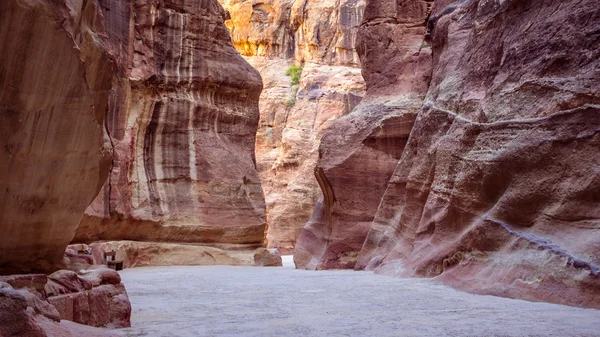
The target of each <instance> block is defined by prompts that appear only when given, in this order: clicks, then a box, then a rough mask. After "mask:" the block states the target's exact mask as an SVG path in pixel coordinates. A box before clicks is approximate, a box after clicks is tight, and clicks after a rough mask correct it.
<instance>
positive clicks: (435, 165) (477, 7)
mask: <svg viewBox="0 0 600 337" xmlns="http://www.w3.org/2000/svg"><path fill="white" fill-rule="evenodd" d="M389 6H390V4H389V3H387V2H386V1H381V0H371V1H369V3H368V5H367V10H366V12H365V21H364V22H363V25H362V26H361V32H360V34H361V35H360V36H359V39H360V38H361V37H362V41H371V42H372V43H375V42H374V40H376V39H375V38H370V39H369V36H370V35H369V29H370V28H373V27H377V26H378V25H384V24H389V22H406V20H404V19H397V20H381V19H379V18H377V19H374V20H369V14H368V13H371V12H370V10H371V9H381V10H384V9H385V8H389ZM402 6H403V7H404V9H405V10H403V11H402V12H401V13H407V12H409V11H410V10H408V9H409V8H412V9H414V8H417V7H418V6H424V3H423V2H420V1H407V2H403V4H402ZM420 8H424V7H420ZM399 13H400V11H399ZM425 14H426V13H424V12H421V13H420V14H419V15H421V16H423V15H425ZM415 23H416V22H415ZM599 23H600V4H599V3H598V2H597V1H592V0H585V1H579V2H572V3H570V4H568V5H567V4H566V3H564V2H563V1H542V0H539V1H538V0H536V1H528V2H523V1H516V0H509V1H502V2H499V1H470V2H460V3H459V2H456V3H454V2H452V1H435V2H434V4H433V8H432V13H431V16H429V18H428V21H427V28H428V31H427V33H426V34H425V36H424V37H425V38H426V42H428V43H430V44H431V45H432V57H431V67H432V72H431V81H430V83H428V89H427V95H426V97H425V99H424V102H423V104H422V108H421V109H420V112H419V115H418V117H417V118H416V120H415V122H414V126H413V128H412V130H411V131H410V138H409V140H408V143H407V144H406V146H405V147H404V150H403V151H402V153H401V158H400V161H399V163H398V165H397V166H396V167H395V169H394V172H393V175H392V176H391V178H390V179H389V182H388V183H387V184H383V185H375V184H373V185H372V186H373V188H372V189H371V190H370V193H371V195H373V194H377V193H379V194H380V195H382V197H380V200H377V201H375V199H377V197H375V196H373V197H372V199H373V205H374V207H370V208H362V207H361V205H364V204H365V200H371V199H370V198H368V196H369V194H366V191H364V192H362V193H360V194H356V195H354V196H349V195H348V193H349V192H347V190H342V189H340V181H354V180H350V179H348V178H347V177H348V176H350V175H349V174H348V175H346V176H344V178H345V179H344V180H341V179H340V178H338V177H341V175H335V174H332V172H335V170H341V168H343V167H345V166H343V164H344V162H343V161H340V160H338V159H337V158H339V154H338V153H337V152H333V151H330V150H329V148H330V147H333V148H335V147H336V146H335V145H336V144H340V143H341V141H340V142H338V143H333V142H332V143H331V145H328V143H329V142H325V139H328V138H327V135H329V134H332V136H331V139H336V138H338V139H353V138H355V137H357V135H358V134H359V133H358V132H356V131H355V129H349V128H348V129H345V130H342V129H335V128H334V127H332V128H331V129H330V130H329V131H328V133H327V135H326V138H324V141H323V142H322V145H321V150H320V151H321V153H322V157H321V158H320V160H319V166H318V168H317V169H318V174H319V175H320V176H321V177H322V178H321V180H322V181H323V182H324V183H323V184H322V186H323V190H324V191H325V199H324V200H323V202H321V203H319V204H317V206H316V208H315V216H314V219H313V221H311V222H310V223H309V224H307V226H306V227H305V229H304V231H303V232H302V234H301V238H300V240H299V243H298V245H299V248H298V252H299V255H298V256H297V257H296V262H297V263H298V262H299V265H300V266H302V267H307V268H339V267H354V268H356V269H367V270H375V271H376V272H379V273H385V274H390V275H397V276H416V277H436V278H437V279H438V280H440V281H441V282H444V283H446V284H449V285H452V286H455V287H458V288H460V289H463V290H467V291H472V292H477V293H485V294H494V295H500V296H508V297H518V298H524V299H529V300H544V301H551V302H557V303H564V304H570V305H578V306H588V307H596V308H600V245H598V242H600V230H599V229H600V220H599V219H600V213H599V210H600V195H599V194H598V191H600V179H599V177H600V175H599V173H600V171H599V168H600V156H599V152H598V151H599V150H598V149H600V118H599V116H600V94H599V93H598V90H597V88H598V87H600V74H599V72H598V69H600V51H599V50H598V48H597V45H598V42H599V41H600V32H599V31H598V29H597V26H598V24H599ZM420 29H421V31H420V34H423V30H422V29H423V28H420ZM385 31H388V32H389V31H391V29H389V30H383V31H380V32H376V36H379V37H381V36H383V35H382V33H383V32H385ZM399 36H401V37H402V38H407V37H408V36H410V33H408V32H399ZM365 38H366V39H365ZM390 45H398V43H393V44H391V43H390ZM402 45H404V46H406V45H407V44H402ZM422 46H427V44H423V45H422ZM369 50H370V49H369V48H365V49H364V51H365V52H364V53H362V54H361V55H362V57H363V64H364V65H365V68H364V74H365V78H366V80H367V85H368V90H369V91H368V95H367V97H369V95H370V94H371V93H372V91H371V89H372V87H373V86H377V85H378V84H379V85H381V86H383V87H387V88H394V85H393V83H394V82H393V81H388V79H386V78H385V76H382V75H383V74H389V73H395V74H396V75H397V76H399V77H398V78H405V76H412V75H414V74H415V72H414V71H408V72H407V71H406V68H396V69H392V68H389V72H387V71H383V72H380V71H375V72H372V71H371V70H372V69H378V68H377V65H379V66H380V67H381V66H383V67H385V66H386V65H387V61H384V59H383V58H379V56H380V55H382V53H381V52H375V53H369ZM371 50H372V49H371ZM422 51H423V50H421V52H422ZM410 55H411V57H414V55H415V54H413V53H411V54H410ZM371 61H372V63H371ZM369 64H372V66H373V67H372V68H369ZM379 69H381V68H379ZM386 83H389V84H386ZM426 84H427V82H426ZM405 88H406V87H405ZM398 89H399V87H397V88H396V89H392V90H391V91H390V93H391V95H392V96H394V97H401V96H402V92H401V91H398V92H396V93H394V90H398ZM376 95H379V93H376ZM365 100H366V99H365ZM365 100H363V104H364V102H365ZM361 105H362V104H361ZM357 110H359V111H360V109H357ZM382 111H385V110H383V109H379V111H378V113H379V114H381V113H382ZM354 114H356V111H355V112H353V114H352V115H354ZM352 115H351V116H352ZM340 122H341V121H340ZM337 147H341V146H337ZM362 147H363V145H362V144H361V146H356V145H348V148H347V150H346V151H345V152H352V151H359V150H360V149H361V148H362ZM372 162H373V161H372V160H371V161H363V162H362V163H361V164H362V167H370V166H371V165H369V164H370V163H372ZM327 163H332V164H329V165H328V166H327V165H326V164H327ZM390 165H391V164H390ZM356 166H358V165H356ZM346 171H348V169H346ZM350 172H353V171H350ZM368 176H369V177H370V176H372V174H370V175H368ZM381 180H383V177H382V178H381ZM342 186H344V185H342ZM359 186H360V185H359ZM382 186H383V188H382ZM358 188H360V187H354V189H358ZM338 191H344V192H341V193H340V192H338ZM340 209H341V210H342V211H340ZM374 209H377V212H376V215H375V217H374V219H373V221H372V223H371V224H370V225H369V224H365V225H364V227H363V228H364V232H360V231H358V230H356V232H358V233H359V234H360V235H358V234H357V235H355V236H348V235H345V234H344V233H349V232H351V231H353V230H354V228H357V225H356V224H357V222H356V221H348V220H345V219H347V218H348V217H347V218H342V217H341V216H340V214H345V213H348V214H352V213H357V214H359V215H360V216H362V217H363V219H365V221H369V220H368V219H369V217H371V218H372V217H373V214H374V213H372V211H373V210H374ZM342 212H345V213H342ZM338 219H344V220H345V221H343V222H342V221H341V220H338ZM350 219H352V218H350ZM367 231H368V236H367V238H366V240H365V242H364V245H363V246H362V250H361V251H360V253H357V255H358V260H357V262H356V263H347V262H348V257H347V255H343V254H339V253H338V252H339V251H342V252H343V251H344V250H346V251H347V250H350V251H352V252H357V250H355V249H349V248H348V246H351V247H358V246H360V241H361V240H362V239H363V238H364V237H363V236H362V234H363V233H366V232H367ZM340 233H341V234H340ZM336 242H339V244H338V245H337V246H338V247H341V248H339V249H338V251H334V250H333V249H332V248H331V247H332V246H333V245H334V244H335V243H336Z"/></svg>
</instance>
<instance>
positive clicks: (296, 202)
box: [222, 0, 364, 253]
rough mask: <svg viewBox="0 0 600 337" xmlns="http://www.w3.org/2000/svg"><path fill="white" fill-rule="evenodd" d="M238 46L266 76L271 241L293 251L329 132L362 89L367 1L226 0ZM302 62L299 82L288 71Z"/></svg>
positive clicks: (262, 139) (263, 118)
mask: <svg viewBox="0 0 600 337" xmlns="http://www.w3.org/2000/svg"><path fill="white" fill-rule="evenodd" d="M222 4H223V6H224V7H225V9H226V10H227V11H228V13H229V18H230V19H229V20H227V21H226V25H227V27H228V28H229V29H230V32H231V36H232V40H233V44H234V46H235V47H236V48H237V49H238V51H239V52H240V53H241V54H242V55H244V56H245V58H246V59H247V60H248V62H250V63H251V64H252V65H253V66H254V67H255V68H256V69H258V70H259V72H260V73H261V76H262V78H263V82H264V90H263V92H262V94H261V97H260V124H259V129H258V133H257V138H256V158H257V164H258V170H259V173H260V177H261V180H262V184H263V189H264V191H265V198H266V204H267V219H268V230H267V235H266V239H267V244H268V246H269V247H276V248H279V249H280V250H281V251H282V252H284V253H289V252H291V250H292V249H293V248H294V246H295V242H296V239H297V237H298V235H299V234H300V231H301V230H302V226H303V225H304V224H305V223H306V221H308V219H309V218H310V214H311V212H312V208H313V206H314V203H315V202H316V201H317V200H318V198H319V195H320V193H321V192H320V189H319V185H318V183H317V181H316V180H315V178H314V167H315V164H316V162H317V158H318V147H319V144H320V141H321V137H322V135H323V130H325V129H326V128H327V127H329V125H331V124H332V123H333V122H334V121H335V120H336V119H337V118H339V117H341V116H344V115H347V114H348V113H349V112H350V111H351V110H352V109H353V108H354V106H356V105H357V104H358V103H359V102H360V100H361V98H362V96H363V95H364V81H363V79H362V76H361V74H360V68H359V60H358V55H357V53H356V50H355V40H356V32H357V31H358V26H359V24H360V22H361V20H362V13H363V10H364V1H345V2H335V1H296V2H293V1H265V2H260V3H257V2H251V1H226V0H224V1H222ZM294 63H295V64H303V69H302V74H301V76H300V80H299V83H298V84H297V85H294V84H293V83H292V82H291V78H290V77H288V76H286V70H287V69H288V68H289V67H290V66H291V65H292V64H294Z"/></svg>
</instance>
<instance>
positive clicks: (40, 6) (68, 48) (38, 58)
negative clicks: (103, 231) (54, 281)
mask: <svg viewBox="0 0 600 337" xmlns="http://www.w3.org/2000/svg"><path fill="white" fill-rule="evenodd" d="M107 49H108V47H107V45H106V39H105V36H104V27H103V25H102V20H101V15H100V11H99V9H98V7H97V3H96V2H94V1H88V2H83V3H77V2H66V1H33V0H32V1H29V0H22V1H14V0H6V1H2V2H0V50H1V51H2V52H1V54H0V55H1V56H0V232H1V233H2V235H0V273H2V274H10V273H28V272H51V271H53V270H55V269H56V268H57V267H58V266H59V265H60V263H61V260H62V257H63V253H64V250H65V247H66V245H67V244H68V243H69V242H70V241H71V239H72V238H73V235H74V233H75V230H76V228H77V226H78V224H79V221H80V220H81V216H82V214H83V211H84V210H85V208H86V207H87V206H88V204H89V203H90V201H91V200H92V199H93V198H94V197H95V196H96V195H97V193H98V191H99V189H100V187H101V186H102V183H103V182H104V180H105V178H106V176H107V173H108V169H109V165H110V156H111V148H110V143H109V142H108V138H106V137H105V132H104V113H105V111H106V106H107V103H108V94H109V90H110V88H111V84H112V82H111V81H112V76H113V73H114V72H113V69H114V67H113V64H112V60H111V57H110V56H109V53H108V52H107Z"/></svg>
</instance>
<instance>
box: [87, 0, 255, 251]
mask: <svg viewBox="0 0 600 337" xmlns="http://www.w3.org/2000/svg"><path fill="white" fill-rule="evenodd" d="M100 2H101V7H102V9H103V13H104V15H105V17H106V21H107V23H106V25H107V27H108V32H109V40H110V42H111V46H112V47H113V49H114V50H116V51H118V52H119V56H120V59H119V60H120V62H121V63H120V64H121V65H122V68H121V72H122V74H121V76H120V78H119V79H118V80H116V81H115V83H114V88H113V91H112V93H111V96H110V100H111V105H110V111H109V114H108V121H107V126H108V130H109V133H110V138H111V142H112V145H113V147H114V149H115V156H114V160H113V166H112V169H111V173H110V177H109V179H108V180H107V182H106V183H105V185H104V188H103V191H102V192H101V193H100V195H99V196H98V197H97V198H96V200H95V201H94V203H93V204H92V205H91V206H90V207H89V208H88V209H87V211H86V215H85V216H84V219H83V221H82V222H81V225H80V227H79V229H78V231H77V235H76V238H75V240H76V241H84V242H91V241H96V240H124V239H125V240H139V241H156V242H192V243H230V244H251V245H256V244H260V243H262V241H263V237H264V229H265V207H264V196H263V192H262V189H261V186H260V180H259V177H258V173H257V171H256V166H255V159H254V140H255V134H256V129H257V125H258V118H259V115H258V97H259V95H260V91H261V79H260V76H259V74H258V72H257V71H256V70H254V69H253V68H252V67H251V66H250V65H249V64H248V63H247V62H245V61H244V60H243V59H242V58H241V57H240V55H239V54H238V52H237V51H236V50H235V49H234V48H233V46H232V45H231V40H230V38H229V33H228V31H227V29H226V28H225V25H224V24H223V21H224V19H225V12H224V11H223V9H222V8H221V6H220V5H219V3H218V2H216V1H212V0H211V1H192V0H186V1H158V0H152V1H147V0H137V1H131V2H122V1H116V0H101V1H100Z"/></svg>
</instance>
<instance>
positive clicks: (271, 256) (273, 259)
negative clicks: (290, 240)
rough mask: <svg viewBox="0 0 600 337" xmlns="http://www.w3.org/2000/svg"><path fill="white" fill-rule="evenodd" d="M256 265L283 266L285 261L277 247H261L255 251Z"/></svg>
mask: <svg viewBox="0 0 600 337" xmlns="http://www.w3.org/2000/svg"><path fill="white" fill-rule="evenodd" d="M254 265H255V266H259V267H281V266H283V262H282V260H281V254H279V251H278V250H277V248H269V249H267V248H259V249H257V250H256V252H255V253H254Z"/></svg>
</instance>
